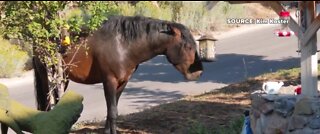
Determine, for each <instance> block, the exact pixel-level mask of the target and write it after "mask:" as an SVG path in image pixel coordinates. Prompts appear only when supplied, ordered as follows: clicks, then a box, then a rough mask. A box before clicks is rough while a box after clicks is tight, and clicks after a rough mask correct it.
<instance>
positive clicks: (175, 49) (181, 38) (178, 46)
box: [162, 23, 203, 80]
mask: <svg viewBox="0 0 320 134" xmlns="http://www.w3.org/2000/svg"><path fill="white" fill-rule="evenodd" d="M162 33H165V34H169V35H170V36H171V39H170V41H169V43H168V44H167V49H166V51H165V55H166V57H167V59H168V61H169V62H170V63H171V64H172V65H174V67H175V68H176V69H177V70H178V71H179V72H181V73H182V74H183V75H184V77H185V78H186V79H187V80H197V79H198V78H199V77H200V75H201V73H202V71H203V67H202V63H201V61H200V59H199V57H198V54H197V50H196V42H195V40H194V38H193V36H192V35H191V32H190V31H189V30H188V29H187V28H186V27H185V26H183V25H181V24H177V23H174V24H170V25H168V27H167V28H166V30H163V31H162Z"/></svg>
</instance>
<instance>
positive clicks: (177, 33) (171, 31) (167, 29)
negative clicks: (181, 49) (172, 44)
mask: <svg viewBox="0 0 320 134" xmlns="http://www.w3.org/2000/svg"><path fill="white" fill-rule="evenodd" d="M160 33H165V34H169V35H174V36H181V32H180V30H179V29H178V28H176V27H174V26H172V25H168V26H166V27H165V28H164V29H162V30H160Z"/></svg>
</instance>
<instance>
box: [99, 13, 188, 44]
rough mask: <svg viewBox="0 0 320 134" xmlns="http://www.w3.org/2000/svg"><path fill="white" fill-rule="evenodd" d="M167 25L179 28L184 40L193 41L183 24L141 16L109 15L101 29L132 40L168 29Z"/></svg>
mask: <svg viewBox="0 0 320 134" xmlns="http://www.w3.org/2000/svg"><path fill="white" fill-rule="evenodd" d="M169 25H170V26H171V27H175V28H177V29H179V30H180V32H181V36H182V38H183V39H184V40H186V41H187V42H194V39H193V36H192V35H191V33H190V31H189V29H188V28H186V27H185V26H184V25H182V24H179V23H175V22H170V21H165V20H159V19H154V18H150V17H143V16H111V17H109V19H108V20H106V21H105V22H104V23H103V24H102V31H103V32H112V33H118V34H121V35H122V37H123V38H124V39H125V40H127V41H134V40H136V39H138V38H140V37H141V36H142V35H143V34H147V35H152V33H154V32H159V31H161V30H164V29H168V26H169Z"/></svg>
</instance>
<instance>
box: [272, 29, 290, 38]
mask: <svg viewBox="0 0 320 134" xmlns="http://www.w3.org/2000/svg"><path fill="white" fill-rule="evenodd" d="M275 34H276V35H277V36H279V37H290V36H291V35H294V32H293V31H279V30H276V31H275Z"/></svg>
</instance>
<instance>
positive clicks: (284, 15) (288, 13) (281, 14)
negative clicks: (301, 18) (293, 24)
mask: <svg viewBox="0 0 320 134" xmlns="http://www.w3.org/2000/svg"><path fill="white" fill-rule="evenodd" d="M279 16H280V17H289V16H290V12H288V11H281V12H280V14H279Z"/></svg>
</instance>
